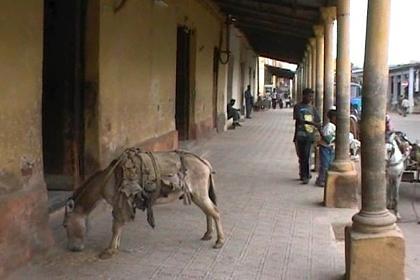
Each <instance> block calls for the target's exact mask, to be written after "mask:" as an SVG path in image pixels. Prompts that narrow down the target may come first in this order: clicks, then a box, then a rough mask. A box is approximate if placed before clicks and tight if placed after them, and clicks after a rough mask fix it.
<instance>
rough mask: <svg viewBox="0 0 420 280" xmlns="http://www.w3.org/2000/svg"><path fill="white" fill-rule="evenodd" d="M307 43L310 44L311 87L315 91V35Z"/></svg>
mask: <svg viewBox="0 0 420 280" xmlns="http://www.w3.org/2000/svg"><path fill="white" fill-rule="evenodd" d="M309 45H310V46H311V66H312V67H311V68H312V72H311V80H312V83H311V88H312V89H313V90H314V91H315V89H316V39H315V37H313V38H309Z"/></svg>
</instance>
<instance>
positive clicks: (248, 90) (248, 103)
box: [245, 85, 254, 119]
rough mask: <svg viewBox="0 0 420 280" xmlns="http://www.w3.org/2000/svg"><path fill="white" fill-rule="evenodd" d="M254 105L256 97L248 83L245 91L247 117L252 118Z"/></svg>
mask: <svg viewBox="0 0 420 280" xmlns="http://www.w3.org/2000/svg"><path fill="white" fill-rule="evenodd" d="M253 105H254V97H253V96H252V94H251V86H250V85H248V87H247V88H246V91H245V110H246V118H247V119H251V112H252V106H253Z"/></svg>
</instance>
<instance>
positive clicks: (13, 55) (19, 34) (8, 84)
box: [0, 0, 43, 195]
mask: <svg viewBox="0 0 420 280" xmlns="http://www.w3.org/2000/svg"><path fill="white" fill-rule="evenodd" d="M42 15H43V1H42V0H36V1H29V2H28V1H15V0H5V1H2V5H1V9H0V38H1V43H0V97H1V101H0V195H1V194H2V193H4V192H7V191H10V190H12V189H14V188H19V187H20V186H22V184H23V183H24V179H23V177H25V176H29V175H25V176H22V173H24V174H29V173H31V174H33V175H35V174H37V175H39V174H40V172H41V170H42V144H41V135H42V132H41V100H42V94H41V88H42V32H43V28H42V24H43V18H42ZM27 172H29V173H27Z"/></svg>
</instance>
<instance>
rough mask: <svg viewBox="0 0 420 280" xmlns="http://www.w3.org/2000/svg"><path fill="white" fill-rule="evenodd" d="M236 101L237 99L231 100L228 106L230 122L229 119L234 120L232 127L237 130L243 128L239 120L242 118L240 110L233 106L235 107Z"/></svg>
mask: <svg viewBox="0 0 420 280" xmlns="http://www.w3.org/2000/svg"><path fill="white" fill-rule="evenodd" d="M235 102H236V100H235V99H231V100H230V102H229V103H228V105H227V116H228V120H229V119H231V118H232V119H233V124H232V127H233V128H235V127H237V126H241V125H240V124H239V118H240V117H241V115H240V113H239V109H236V108H233V105H235Z"/></svg>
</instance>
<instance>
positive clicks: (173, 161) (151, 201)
mask: <svg viewBox="0 0 420 280" xmlns="http://www.w3.org/2000/svg"><path fill="white" fill-rule="evenodd" d="M213 173H214V172H213V169H212V167H211V165H210V163H209V162H208V161H206V160H205V159H203V158H201V157H199V156H198V155H196V154H194V153H191V152H187V151H179V150H176V151H169V152H143V151H142V150H141V149H140V148H129V149H127V150H125V151H124V152H123V153H122V154H121V155H120V156H119V157H118V158H117V159H115V160H114V161H112V162H111V164H110V165H109V166H108V167H107V168H106V169H104V170H101V171H99V172H97V173H95V174H94V175H93V176H91V177H90V178H89V179H88V180H87V181H86V182H85V183H84V184H83V186H82V187H80V188H79V189H78V190H77V191H76V192H75V193H74V194H73V195H72V197H70V198H69V199H68V201H67V203H66V208H65V217H64V222H63V226H64V227H65V228H66V231H67V237H68V247H69V249H70V250H72V251H81V250H83V248H84V239H85V235H86V228H87V226H86V225H87V216H88V215H89V213H90V212H91V211H92V210H93V209H94V208H95V206H96V204H97V203H96V202H98V201H99V200H102V199H103V200H105V201H106V202H107V203H109V204H110V205H111V206H112V208H113V211H112V216H113V228H112V233H113V236H112V239H111V242H110V245H109V247H108V248H107V249H105V250H104V251H103V252H102V253H101V255H100V257H101V258H108V257H111V256H112V255H114V254H115V253H117V252H118V249H119V246H120V239H121V233H122V227H123V226H124V224H126V223H127V222H130V221H132V220H133V219H134V218H135V214H136V209H141V210H146V211H147V221H148V222H149V224H150V225H151V226H152V227H155V220H154V215H153V208H152V206H153V205H155V204H158V203H167V202H171V201H174V200H176V199H177V198H179V199H183V200H184V203H185V204H191V202H193V203H194V204H196V205H197V206H199V208H200V209H201V210H202V211H203V212H204V214H205V215H206V219H207V230H206V232H205V234H204V236H203V237H202V239H203V240H210V239H211V238H212V233H213V222H212V221H213V220H214V222H215V224H216V230H217V240H216V243H215V245H214V247H215V248H220V247H222V246H223V244H224V234H223V229H222V224H221V221H220V213H219V210H218V209H217V206H216V194H215V189H214V181H213Z"/></svg>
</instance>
